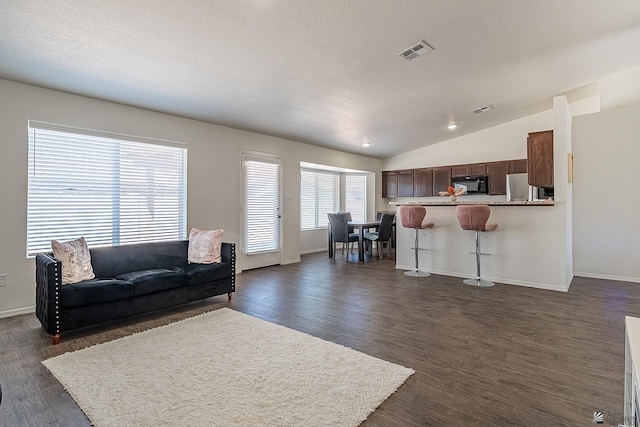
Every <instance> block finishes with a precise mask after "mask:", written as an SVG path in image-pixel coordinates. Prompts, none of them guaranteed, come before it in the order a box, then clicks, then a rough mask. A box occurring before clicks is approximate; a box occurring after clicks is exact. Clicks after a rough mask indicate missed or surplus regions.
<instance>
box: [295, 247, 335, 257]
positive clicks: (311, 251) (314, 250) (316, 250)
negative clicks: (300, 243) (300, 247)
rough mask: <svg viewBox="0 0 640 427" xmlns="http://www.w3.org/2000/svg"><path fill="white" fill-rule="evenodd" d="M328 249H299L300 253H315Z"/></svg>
mask: <svg viewBox="0 0 640 427" xmlns="http://www.w3.org/2000/svg"><path fill="white" fill-rule="evenodd" d="M328 250H329V248H320V249H309V250H306V251H301V252H300V255H306V254H315V253H317V252H327V251H328Z"/></svg>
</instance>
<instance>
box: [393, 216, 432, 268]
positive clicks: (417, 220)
mask: <svg viewBox="0 0 640 427" xmlns="http://www.w3.org/2000/svg"><path fill="white" fill-rule="evenodd" d="M399 211H400V222H401V223H402V226H403V227H404V228H413V229H415V230H416V240H415V243H414V250H415V254H416V267H415V268H414V269H413V270H412V271H405V272H404V274H406V275H407V276H412V277H426V276H430V274H429V273H427V272H426V271H420V270H419V269H418V250H419V249H420V246H419V238H418V237H419V234H418V230H426V229H430V228H433V223H432V222H429V223H426V224H423V223H422V221H423V220H424V217H425V216H426V215H427V208H425V207H424V206H400V208H399Z"/></svg>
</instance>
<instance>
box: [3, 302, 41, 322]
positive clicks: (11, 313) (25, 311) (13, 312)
mask: <svg viewBox="0 0 640 427" xmlns="http://www.w3.org/2000/svg"><path fill="white" fill-rule="evenodd" d="M35 312H36V306H35V305H33V306H31V307H23V308H16V309H13V310H6V311H0V319H4V318H5V317H13V316H20V315H21V314H29V313H35Z"/></svg>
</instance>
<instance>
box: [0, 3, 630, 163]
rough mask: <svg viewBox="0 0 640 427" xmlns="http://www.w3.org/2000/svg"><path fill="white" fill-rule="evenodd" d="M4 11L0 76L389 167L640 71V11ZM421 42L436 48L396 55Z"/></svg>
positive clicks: (56, 7)
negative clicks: (383, 161) (410, 56)
mask: <svg viewBox="0 0 640 427" xmlns="http://www.w3.org/2000/svg"><path fill="white" fill-rule="evenodd" d="M0 11H1V13H0V78H4V79H8V80H14V81H18V82H24V83H29V84H35V85H38V86H43V87H48V88H53V89H58V90H62V91H67V92H71V93H76V94H81V95H86V96H90V97H95V98H100V99H105V100H109V101H114V102H119V103H122V104H128V105H133V106H137V107H142V108H146V109H150V110H156V111H161V112H165V113H171V114H176V115H180V116H185V117H191V118H195V119H199V120H204V121H208V122H212V123H217V124H222V125H227V126H232V127H235V128H239V129H246V130H250V131H256V132H260V133H265V134H269V135H274V136H280V137H284V138H288V139H293V140H297V141H302V142H307V143H310V144H315V145H320V146H324V147H330V148H335V149H339V150H343V151H348V152H354V153H359V154H365V155H369V156H373V157H380V158H384V157H388V156H392V155H394V154H398V153H402V152H406V151H409V150H413V149H416V148H419V147H423V146H426V145H429V144H434V143H437V142H441V141H444V140H447V139H450V138H452V137H455V136H459V135H463V134H465V133H470V132H474V131H477V130H480V129H483V128H487V127H490V126H494V125H496V124H499V123H503V122H506V121H509V120H513V119H515V118H518V117H523V116H526V115H529V114H532V113H535V112H538V111H542V110H545V109H549V108H551V106H552V98H553V96H556V95H560V94H565V93H567V92H569V91H571V90H573V89H576V88H579V87H582V86H584V85H588V84H590V83H592V82H595V81H598V80H599V79H601V78H603V77H605V76H608V75H610V74H613V73H615V72H619V71H623V70H628V69H634V68H637V67H640V1H637V0H562V1H557V0H537V1H534V0H484V1H467V0H464V1H462V0H460V1H457V0H447V1H442V0H377V1H372V0H317V1H310V0H300V1H295V0H219V1H206V0H201V1H195V0H183V1H180V2H175V1H173V0H172V1H167V0H154V1H151V0H109V1H104V2H98V1H91V2H88V1H84V0H82V1H81V0H76V1H69V0H67V1H56V2H50V1H44V0H40V1H34V0H20V1H12V0H0ZM420 40H424V41H426V42H427V43H428V44H429V45H431V46H432V47H433V48H434V51H433V52H431V53H429V54H427V55H425V56H423V57H420V58H418V59H416V60H415V61H413V62H407V61H406V60H404V59H402V58H400V57H399V56H398V55H397V53H398V52H400V51H402V50H404V49H405V48H406V47H408V46H410V45H412V44H414V43H416V42H418V41H420ZM487 104H489V105H491V106H492V107H493V108H494V109H493V110H491V111H489V112H487V113H482V114H477V115H476V114H473V113H471V110H473V109H475V108H477V107H481V106H483V105H487ZM450 122H455V123H458V124H459V127H458V129H456V130H454V131H450V130H448V129H447V125H448V124H449V123H450ZM365 140H366V141H370V142H371V146H370V147H368V148H363V147H362V146H361V145H362V142H363V141H365Z"/></svg>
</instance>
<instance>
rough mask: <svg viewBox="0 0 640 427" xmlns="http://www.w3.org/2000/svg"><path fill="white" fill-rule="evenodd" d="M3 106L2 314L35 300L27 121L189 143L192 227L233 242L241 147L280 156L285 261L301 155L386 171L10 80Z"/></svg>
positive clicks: (2, 90)
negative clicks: (217, 231) (29, 249)
mask: <svg viewBox="0 0 640 427" xmlns="http://www.w3.org/2000/svg"><path fill="white" fill-rule="evenodd" d="M0 111H2V114H1V115H0V159H2V160H1V161H2V167H0V182H2V187H1V190H0V195H1V197H2V198H1V199H0V236H1V242H2V245H1V246H0V274H1V273H4V274H6V275H7V286H5V287H0V316H7V315H12V314H19V313H22V312H28V311H31V310H32V309H33V306H34V304H35V279H34V278H35V264H34V260H33V258H27V257H26V234H27V231H26V207H27V148H28V147H27V122H28V120H41V121H46V122H52V123H59V124H64V125H69V126H76V127H82V128H89V129H96V130H102V131H107V132H114V133H121V134H128V135H137V136H144V137H150V138H161V139H167V140H174V141H181V142H185V143H187V144H188V149H189V154H188V161H189V165H188V206H187V215H188V219H187V231H188V230H189V229H190V228H191V227H198V228H204V229H206V228H223V229H224V230H225V238H224V240H225V241H230V242H236V243H237V242H239V236H240V229H239V206H240V184H239V183H240V153H241V152H242V151H260V152H267V153H273V154H277V155H279V156H281V158H282V160H283V194H284V195H290V196H292V198H291V200H292V201H291V202H284V203H283V206H284V208H283V248H282V259H283V262H284V263H288V262H296V261H299V259H300V250H301V248H300V202H299V201H300V174H299V170H300V162H301V161H305V162H314V163H321V164H326V165H331V166H336V167H342V168H348V169H357V170H366V171H372V172H376V173H377V175H379V173H378V172H379V171H380V170H381V167H380V166H381V162H380V160H378V159H373V158H368V157H364V156H357V155H352V154H346V153H342V152H339V151H335V150H329V149H324V148H319V147H314V146H310V145H307V144H302V143H299V142H295V141H289V140H285V139H281V138H275V137H270V136H265V135H261V134H257V133H252V132H246V131H241V130H237V129H231V128H227V127H223V126H218V125H213V124H210V123H205V122H200V121H196V120H190V119H185V118H181V117H176V116H170V115H166V114H161V113H157V112H152V111H148V110H142V109H139V108H133V107H128V106H124V105H120V104H115V103H110V102H105V101H100V100H96V99H92V98H87V97H82V96H77V95H71V94H67V93H63V92H58V91H54V90H48V89H43V88H39V87H35V86H30V85H24V84H20V83H14V82H10V81H6V80H0ZM371 191H373V190H371ZM323 244H324V246H325V247H326V242H323ZM239 268H241V266H239Z"/></svg>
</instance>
